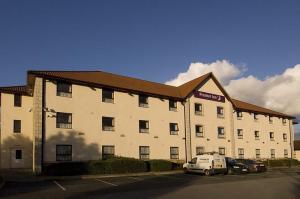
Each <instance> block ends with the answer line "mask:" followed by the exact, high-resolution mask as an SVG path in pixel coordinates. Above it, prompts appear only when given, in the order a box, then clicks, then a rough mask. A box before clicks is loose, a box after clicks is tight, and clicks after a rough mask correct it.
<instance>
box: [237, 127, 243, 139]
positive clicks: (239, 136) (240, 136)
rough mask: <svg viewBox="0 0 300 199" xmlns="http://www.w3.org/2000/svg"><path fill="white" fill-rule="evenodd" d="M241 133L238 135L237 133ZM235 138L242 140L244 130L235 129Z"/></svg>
mask: <svg viewBox="0 0 300 199" xmlns="http://www.w3.org/2000/svg"><path fill="white" fill-rule="evenodd" d="M240 132H242V134H241V135H240V134H239V133H240ZM237 137H238V139H244V130H243V129H237Z"/></svg>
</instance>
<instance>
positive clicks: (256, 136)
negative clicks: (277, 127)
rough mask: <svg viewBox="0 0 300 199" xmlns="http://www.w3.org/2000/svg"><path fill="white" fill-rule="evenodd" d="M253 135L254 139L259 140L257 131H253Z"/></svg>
mask: <svg viewBox="0 0 300 199" xmlns="http://www.w3.org/2000/svg"><path fill="white" fill-rule="evenodd" d="M254 137H255V139H256V140H259V131H254Z"/></svg>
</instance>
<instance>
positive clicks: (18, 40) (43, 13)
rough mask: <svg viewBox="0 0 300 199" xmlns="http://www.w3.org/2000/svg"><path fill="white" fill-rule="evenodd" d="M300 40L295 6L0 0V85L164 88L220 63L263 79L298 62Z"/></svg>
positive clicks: (185, 0)
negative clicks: (42, 75)
mask: <svg viewBox="0 0 300 199" xmlns="http://www.w3.org/2000/svg"><path fill="white" fill-rule="evenodd" d="M299 35H300V1H289V0H287V1H275V0H274V1H256V0H251V1H239V0H236V1H232V0H227V1H222V0H219V1H215V0H207V1H204V0H203V1H198V0H195V1H193V0H169V1H168V0H159V1H158V0H126V1H123V0H109V1H105V0H101V1H93V0H87V1H83V0H82V1H78V0H69V1H66V0H51V1H50V0H48V1H43V0H35V1H33V0H26V1H23V0H19V1H17V0H0V67H1V69H2V70H1V73H0V85H1V86H8V85H17V84H24V83H25V78H26V76H25V73H26V71H27V70H32V69H35V70H102V71H108V72H113V73H118V74H122V75H128V76H133V77H138V78H142V79H147V80H151V81H157V82H166V81H168V80H171V79H174V78H176V76H177V75H178V74H179V73H180V72H185V71H187V70H188V67H189V66H190V64H191V63H196V62H200V63H213V62H215V61H216V60H224V59H225V60H229V61H230V62H231V63H233V64H234V65H238V66H241V65H244V66H246V67H247V71H246V72H244V73H242V75H243V76H245V77H247V76H249V75H253V76H255V77H256V78H258V79H261V80H263V79H265V78H266V77H269V76H274V75H276V74H282V73H283V71H284V70H286V69H287V68H291V67H293V66H295V65H296V64H299V63H300V61H299V59H300V57H299V55H300V39H299ZM235 78H237V77H235ZM299 114H300V111H299Z"/></svg>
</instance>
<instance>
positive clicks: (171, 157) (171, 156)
mask: <svg viewBox="0 0 300 199" xmlns="http://www.w3.org/2000/svg"><path fill="white" fill-rule="evenodd" d="M172 149H173V150H174V149H176V151H177V153H172ZM170 159H171V160H178V159H179V147H174V146H171V147H170Z"/></svg>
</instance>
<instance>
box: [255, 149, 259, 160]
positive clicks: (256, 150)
mask: <svg viewBox="0 0 300 199" xmlns="http://www.w3.org/2000/svg"><path fill="white" fill-rule="evenodd" d="M255 157H256V159H259V158H260V149H255Z"/></svg>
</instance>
